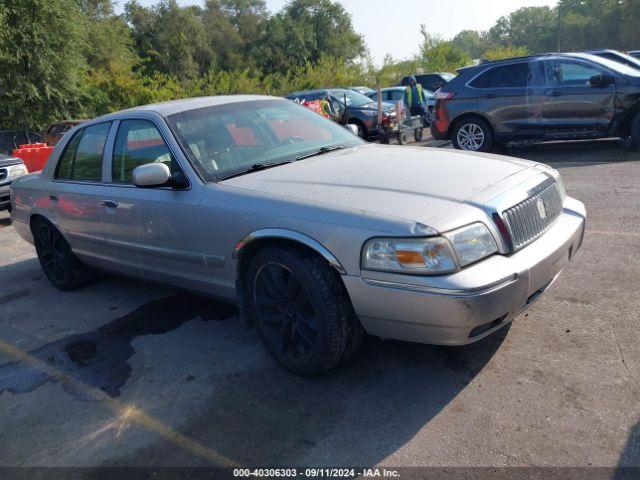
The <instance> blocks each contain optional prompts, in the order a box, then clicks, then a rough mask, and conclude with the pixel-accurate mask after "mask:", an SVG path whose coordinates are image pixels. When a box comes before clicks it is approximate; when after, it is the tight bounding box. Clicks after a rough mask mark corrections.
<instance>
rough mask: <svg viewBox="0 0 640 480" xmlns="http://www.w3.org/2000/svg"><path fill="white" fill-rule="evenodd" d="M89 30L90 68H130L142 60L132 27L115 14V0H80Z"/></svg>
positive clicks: (87, 50)
mask: <svg viewBox="0 0 640 480" xmlns="http://www.w3.org/2000/svg"><path fill="white" fill-rule="evenodd" d="M78 1H79V5H80V9H81V10H82V12H83V13H84V20H85V30H86V32H87V48H86V49H85V58H86V60H87V63H88V65H89V68H91V69H105V70H109V71H130V70H131V69H133V68H134V67H135V66H137V65H138V64H139V62H140V59H139V57H138V56H137V54H136V52H135V51H134V43H133V37H132V32H131V28H129V26H128V25H127V23H126V20H125V19H124V17H122V16H120V15H115V13H114V8H113V2H112V0H78Z"/></svg>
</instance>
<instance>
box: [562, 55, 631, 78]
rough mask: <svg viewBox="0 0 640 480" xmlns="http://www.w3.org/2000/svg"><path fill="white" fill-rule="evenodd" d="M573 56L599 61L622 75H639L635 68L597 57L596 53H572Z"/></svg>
mask: <svg viewBox="0 0 640 480" xmlns="http://www.w3.org/2000/svg"><path fill="white" fill-rule="evenodd" d="M572 56H573V57H577V58H584V59H586V60H591V61H592V62H596V63H599V64H601V65H604V66H605V67H607V68H608V69H610V70H613V71H614V72H617V73H620V74H622V75H628V76H630V77H640V70H636V69H635V68H631V67H630V66H628V65H625V64H624V63H618V62H614V61H613V60H609V59H608V58H603V57H598V56H596V55H590V54H586V53H574V54H573V55H572Z"/></svg>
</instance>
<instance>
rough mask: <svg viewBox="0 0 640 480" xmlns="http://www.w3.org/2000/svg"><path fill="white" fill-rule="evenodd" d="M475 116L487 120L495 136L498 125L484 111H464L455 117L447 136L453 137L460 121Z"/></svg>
mask: <svg viewBox="0 0 640 480" xmlns="http://www.w3.org/2000/svg"><path fill="white" fill-rule="evenodd" d="M474 117H476V118H480V119H482V120H484V121H485V122H487V124H488V125H489V127H490V128H491V130H492V133H493V134H494V136H495V133H496V126H495V125H494V124H493V122H492V121H491V118H489V117H488V116H487V115H485V114H483V113H479V112H466V113H462V114H460V115H458V116H457V117H456V118H454V119H453V120H452V121H451V123H450V124H449V129H448V130H447V137H448V138H452V135H453V130H454V129H455V128H456V125H458V123H460V122H461V121H462V120H467V119H469V118H474Z"/></svg>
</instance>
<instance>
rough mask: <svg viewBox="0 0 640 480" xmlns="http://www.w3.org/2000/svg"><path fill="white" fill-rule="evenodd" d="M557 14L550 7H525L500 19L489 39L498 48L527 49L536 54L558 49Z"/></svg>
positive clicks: (490, 31)
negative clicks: (513, 47)
mask: <svg viewBox="0 0 640 480" xmlns="http://www.w3.org/2000/svg"><path fill="white" fill-rule="evenodd" d="M557 25H558V21H557V14H556V11H554V10H552V9H551V8H549V7H524V8H520V9H518V10H516V11H515V12H512V13H510V14H509V15H506V16H504V17H501V18H499V19H498V20H497V21H496V24H495V25H494V26H493V27H492V28H491V29H490V30H489V32H488V34H487V37H488V39H489V41H490V42H492V43H493V44H495V45H496V46H502V47H507V46H511V45H512V46H515V47H526V48H527V49H528V50H530V51H532V52H535V53H542V52H549V51H553V50H554V49H555V48H556V43H557V42H556V39H557Z"/></svg>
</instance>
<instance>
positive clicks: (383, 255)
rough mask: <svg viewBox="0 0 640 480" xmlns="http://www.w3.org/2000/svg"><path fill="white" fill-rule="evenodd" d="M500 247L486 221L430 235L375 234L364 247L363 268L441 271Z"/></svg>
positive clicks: (465, 262)
mask: <svg viewBox="0 0 640 480" xmlns="http://www.w3.org/2000/svg"><path fill="white" fill-rule="evenodd" d="M497 251H498V246H497V245H496V241H495V239H494V238H493V235H491V232H490V231H489V229H488V228H487V227H486V226H485V225H484V224H482V223H474V224H472V225H469V226H467V227H463V228H459V229H457V230H453V231H451V232H448V233H446V234H444V235H443V236H441V237H429V238H373V239H371V240H368V241H367V242H366V243H365V244H364V247H363V249H362V268H363V269H364V270H380V271H385V272H394V273H410V274H422V275H441V274H444V273H451V272H455V271H457V270H458V269H459V268H461V267H465V266H467V265H470V264H471V263H474V262H477V261H478V260H481V259H483V258H485V257H488V256H489V255H493V254H494V253H496V252H497Z"/></svg>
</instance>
